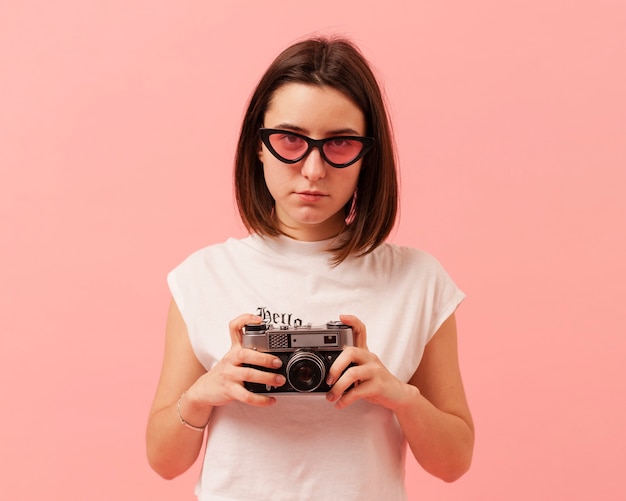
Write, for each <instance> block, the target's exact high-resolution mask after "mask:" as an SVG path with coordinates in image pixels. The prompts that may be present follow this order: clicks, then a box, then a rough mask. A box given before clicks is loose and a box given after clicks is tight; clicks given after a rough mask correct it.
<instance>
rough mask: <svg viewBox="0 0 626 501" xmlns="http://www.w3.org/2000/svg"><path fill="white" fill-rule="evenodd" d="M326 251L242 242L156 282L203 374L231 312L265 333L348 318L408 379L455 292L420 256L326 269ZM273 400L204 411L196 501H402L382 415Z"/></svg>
mask: <svg viewBox="0 0 626 501" xmlns="http://www.w3.org/2000/svg"><path fill="white" fill-rule="evenodd" d="M327 245H328V242H300V241H295V240H292V239H289V238H287V237H278V238H263V237H260V236H257V235H251V236H249V237H247V238H244V239H242V240H236V239H230V240H228V241H227V242H225V243H223V244H219V245H214V246H211V247H207V248H204V249H202V250H200V251H197V252H195V253H194V254H192V255H191V256H189V257H188V258H187V259H186V260H185V261H184V262H183V263H181V264H180V265H179V266H178V267H177V268H175V269H174V270H173V271H172V272H171V273H170V274H169V275H168V283H169V286H170V290H171V292H172V295H173V297H174V300H175V301H176V303H177V305H178V307H179V309H180V311H181V314H182V316H183V319H184V320H185V323H186V325H187V329H188V332H189V338H190V341H191V345H192V347H193V349H194V352H195V353H196V356H197V357H198V359H199V360H200V362H201V363H202V364H203V365H204V366H205V367H206V369H207V370H208V369H210V368H211V367H212V366H213V365H214V364H215V362H217V361H218V360H219V359H221V357H222V356H223V355H224V354H225V353H226V352H227V351H228V350H229V348H230V334H229V331H228V323H229V322H230V320H232V319H233V318H235V317H236V316H238V315H240V314H242V313H254V314H257V315H260V316H261V317H263V318H264V320H265V321H266V322H268V323H272V324H274V325H300V324H308V323H311V324H313V325H323V324H325V323H326V322H327V321H329V320H338V319H339V315H340V314H351V315H356V316H357V317H358V318H359V319H360V320H362V321H363V322H364V323H365V325H366V327H367V345H368V348H369V350H370V351H371V352H373V353H375V354H376V355H378V357H379V358H380V360H381V361H382V363H383V364H384V365H385V366H386V367H387V369H388V370H389V371H390V372H391V373H392V374H394V375H395V376H396V377H397V378H398V379H400V380H401V381H405V382H406V381H408V380H409V379H410V378H411V376H412V375H413V374H414V373H415V370H416V369H417V366H418V364H419V362H420V360H421V357H422V354H423V352H424V347H425V345H426V343H427V342H428V341H429V340H430V338H431V337H432V336H433V335H434V334H435V332H436V331H437V329H438V328H439V327H440V326H441V324H442V323H443V322H444V320H446V318H448V317H449V316H450V315H451V314H452V313H453V312H454V310H455V309H456V307H457V306H458V305H459V303H460V302H461V301H462V300H463V297H464V296H463V293H462V292H461V291H460V290H459V289H458V288H457V287H456V285H455V284H454V283H453V282H452V280H451V279H450V277H449V276H448V275H447V273H446V272H445V271H444V269H443V268H442V267H441V265H440V264H439V263H438V262H437V261H436V260H435V259H434V258H433V257H432V256H430V255H429V254H427V253H425V252H422V251H419V250H415V249H411V248H406V247H399V246H396V245H392V244H383V245H381V246H379V247H378V248H377V249H376V250H375V251H373V252H372V253H370V254H367V255H365V256H362V257H350V258H348V259H346V260H345V261H344V262H343V263H341V264H340V265H338V266H336V267H333V266H331V265H329V262H328V260H329V257H330V255H329V254H328V253H326V252H323V250H324V249H325V248H326V247H327ZM277 399H278V402H277V403H276V405H274V406H271V407H264V408H257V407H251V406H248V405H245V404H240V403H237V402H233V403H230V404H228V405H225V406H223V407H219V408H216V409H214V411H213V414H212V417H211V421H210V423H209V427H208V439H207V447H206V454H205V458H204V465H203V469H202V474H201V478H200V481H199V482H198V486H197V489H196V493H197V495H198V499H199V500H201V501H207V500H226V499H227V500H246V501H248V500H251V499H254V500H259V501H260V500H264V499H268V500H269V499H271V500H273V501H278V500H289V501H294V500H311V499H323V500H326V499H341V500H359V501H364V500H383V499H384V500H385V501H393V500H403V499H406V493H405V488H404V457H405V452H406V442H405V439H404V437H403V434H402V432H401V429H400V427H399V425H398V423H397V421H396V418H395V416H394V415H393V413H392V412H391V411H388V410H387V409H385V408H383V407H380V406H376V405H373V404H369V403H367V402H362V401H360V402H357V403H355V404H353V405H351V406H349V407H347V408H346V409H342V410H337V409H335V408H334V407H333V404H331V403H329V402H327V401H326V400H325V398H324V395H323V394H296V395H278V396H277Z"/></svg>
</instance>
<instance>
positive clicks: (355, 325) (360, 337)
mask: <svg viewBox="0 0 626 501" xmlns="http://www.w3.org/2000/svg"><path fill="white" fill-rule="evenodd" d="M339 320H341V321H342V322H343V323H344V324H346V325H349V326H350V327H351V328H352V335H353V340H354V346H357V347H359V348H363V349H366V350H367V333H366V329H365V324H364V323H363V322H361V321H360V320H359V319H358V318H357V317H355V316H354V315H339Z"/></svg>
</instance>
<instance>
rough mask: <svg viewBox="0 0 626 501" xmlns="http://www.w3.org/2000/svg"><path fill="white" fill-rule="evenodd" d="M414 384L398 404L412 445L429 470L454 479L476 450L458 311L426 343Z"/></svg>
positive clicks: (401, 422) (406, 433) (418, 459)
mask: <svg viewBox="0 0 626 501" xmlns="http://www.w3.org/2000/svg"><path fill="white" fill-rule="evenodd" d="M409 385H410V386H411V387H409V388H408V390H409V391H408V392H407V393H408V397H409V398H407V399H406V400H405V401H404V402H403V403H402V404H401V405H400V406H399V407H398V408H397V409H396V416H397V417H398V421H399V422H400V426H402V430H403V431H404V434H405V436H406V438H407V441H408V443H409V447H410V448H411V451H412V452H413V455H414V456H415V458H416V459H417V461H418V462H419V463H420V464H421V465H422V467H423V468H424V469H425V470H426V471H428V472H430V473H432V474H433V475H436V476H438V477H440V478H442V479H443V480H445V481H449V482H450V481H454V480H456V479H458V478H459V477H460V476H461V475H463V474H464V473H465V472H466V471H467V470H468V469H469V467H470V464H471V462H472V453H473V449H474V424H473V421H472V416H471V413H470V410H469V406H468V404H467V399H466V397H465V390H464V388H463V382H462V379H461V372H460V369H459V364H458V355H457V332H456V321H455V318H454V315H452V316H451V317H450V318H448V319H447V320H446V321H445V322H444V323H443V325H442V326H441V327H440V328H439V330H438V331H437V333H436V334H435V336H434V337H433V338H432V339H431V341H430V342H429V343H428V344H427V345H426V349H425V351H424V356H423V358H422V361H421V363H420V365H419V367H418V369H417V371H416V372H415V375H414V376H413V378H411V381H410V382H409ZM418 388H419V390H418Z"/></svg>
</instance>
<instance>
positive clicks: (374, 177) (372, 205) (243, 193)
mask: <svg viewBox="0 0 626 501" xmlns="http://www.w3.org/2000/svg"><path fill="white" fill-rule="evenodd" d="M287 83H302V84H307V85H318V86H328V87H332V88H334V89H337V90H339V91H340V92H343V93H344V94H345V95H346V96H348V97H349V98H350V99H352V101H354V103H355V104H356V105H357V106H358V107H359V108H360V109H361V111H362V112H363V114H364V115H365V123H366V127H367V135H368V136H370V137H373V138H374V139H375V143H374V146H373V148H372V149H371V150H370V151H369V152H368V153H367V154H366V155H365V157H363V160H362V162H363V163H362V165H361V171H360V174H359V180H358V184H357V189H356V192H355V195H354V197H353V199H352V200H351V201H350V202H348V204H346V206H345V207H344V211H345V216H346V223H347V225H346V228H345V230H344V231H343V232H342V234H341V237H342V238H338V239H337V240H336V242H338V243H337V244H336V245H335V246H334V247H332V248H330V249H328V250H329V251H330V252H331V253H332V259H331V262H332V263H334V264H339V263H341V262H342V261H343V260H344V259H346V258H347V257H348V256H350V255H352V254H354V255H364V254H367V253H369V252H371V251H373V250H374V249H375V248H376V247H378V246H379V245H380V244H381V243H382V242H384V240H385V239H386V238H387V236H388V235H389V233H390V232H391V230H392V229H393V226H394V224H395V221H396V213H397V210H398V178H397V173H396V156H395V146H394V140H393V134H392V131H391V124H390V121H389V117H388V116H387V112H386V109H385V104H384V100H383V96H382V92H381V90H380V87H379V85H378V82H377V81H376V78H375V76H374V74H373V72H372V70H371V68H370V66H369V64H368V63H367V61H366V59H365V58H364V56H363V55H362V54H361V52H360V51H359V49H358V48H357V47H356V46H355V45H354V44H352V43H351V42H350V41H349V40H346V39H343V38H336V37H335V38H311V39H308V40H304V41H301V42H297V43H295V44H294V45H292V46H290V47H289V48H287V49H285V50H284V51H283V52H282V53H281V54H280V55H279V56H278V57H277V58H276V59H275V60H274V62H273V63H272V64H271V65H270V67H269V68H268V69H267V71H266V72H265V74H264V75H263V77H262V78H261V80H260V81H259V83H258V85H257V87H256V89H255V91H254V93H253V94H252V97H251V98H250V103H249V105H248V108H247V111H246V114H245V116H244V119H243V123H242V126H241V132H240V135H239V142H238V145H237V153H236V157H235V172H234V176H235V180H234V184H235V196H236V200H237V205H238V208H239V213H240V215H241V219H242V221H243V223H244V225H245V226H246V228H247V229H248V231H251V232H256V233H258V234H260V235H266V236H277V235H279V234H281V231H280V230H279V229H278V227H277V224H276V220H275V218H274V200H273V198H272V196H271V195H270V192H269V190H268V189H267V186H266V184H265V177H264V174H263V166H262V164H261V161H260V160H259V157H258V152H259V148H260V138H259V134H258V130H259V128H261V127H263V125H264V124H263V121H264V118H265V112H266V110H267V108H268V106H269V103H270V101H271V99H272V97H273V95H274V93H275V92H276V90H277V89H278V88H279V87H281V86H282V85H284V84H287Z"/></svg>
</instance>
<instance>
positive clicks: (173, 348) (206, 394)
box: [146, 300, 284, 478]
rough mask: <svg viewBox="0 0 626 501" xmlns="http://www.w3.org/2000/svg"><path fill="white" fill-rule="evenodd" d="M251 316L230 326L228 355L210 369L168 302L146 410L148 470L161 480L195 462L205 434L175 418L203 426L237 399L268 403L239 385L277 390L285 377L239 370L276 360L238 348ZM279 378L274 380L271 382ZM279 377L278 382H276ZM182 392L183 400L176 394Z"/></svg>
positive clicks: (272, 364)
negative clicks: (161, 354)
mask: <svg viewBox="0 0 626 501" xmlns="http://www.w3.org/2000/svg"><path fill="white" fill-rule="evenodd" d="M258 321H259V319H258V318H257V317H254V316H253V315H241V316H239V317H237V318H236V319H234V320H233V321H231V322H230V325H229V330H230V336H231V343H232V346H231V349H230V351H229V352H228V353H227V354H226V355H225V356H224V357H223V358H222V359H221V360H220V361H219V362H218V363H217V364H216V365H215V366H214V367H213V368H212V369H211V370H210V371H208V372H207V371H206V369H205V368H204V367H203V366H202V364H201V363H200V362H199V360H198V359H197V357H196V355H195V353H194V352H193V349H192V347H191V343H190V341H189V336H188V333H187V326H186V325H185V322H184V320H183V318H182V316H181V314H180V311H179V310H178V307H177V306H176V303H175V302H174V301H173V300H172V302H171V304H170V309H169V313H168V318H167V327H166V334H165V354H164V357H163V366H162V368H161V377H160V379H159V383H158V386H157V390H156V394H155V397H154V401H153V404H152V408H151V410H150V415H149V419H148V427H147V431H146V450H147V455H148V461H149V463H150V466H152V468H153V469H154V470H155V471H156V472H157V473H159V474H160V475H161V476H163V477H164V478H174V477H176V476H178V475H180V474H181V473H183V472H184V471H186V470H187V469H188V468H189V467H190V466H191V465H192V464H193V463H194V462H195V461H196V459H197V458H198V454H199V453H200V450H201V448H202V439H203V436H204V433H202V432H199V431H197V430H194V429H191V428H188V427H186V426H184V425H183V424H182V423H181V421H180V418H179V416H178V409H177V404H178V401H179V399H180V414H181V416H182V417H183V419H184V420H185V421H186V422H187V423H189V424H191V425H193V426H196V427H203V426H204V425H205V424H206V423H207V422H208V421H209V419H210V417H211V413H212V411H213V409H214V407H216V406H220V405H225V404H227V403H228V402H230V401H232V400H239V401H241V402H245V403H247V404H250V405H256V406H266V405H272V404H273V403H274V402H275V399H273V398H270V397H267V396H265V395H258V394H254V393H251V392H249V391H247V390H246V389H245V388H244V386H243V381H252V382H258V383H264V384H273V385H277V386H280V385H282V384H284V378H283V377H282V376H277V375H276V374H272V373H269V372H265V371H259V370H255V369H251V368H246V367H242V366H241V365H242V364H243V363H248V364H253V365H258V366H266V367H276V366H277V365H276V363H277V361H278V366H280V363H281V362H280V359H278V358H277V357H273V356H271V355H269V354H264V353H257V352H255V351H252V350H247V349H244V348H242V347H241V329H242V328H243V326H244V325H245V324H246V323H253V322H258ZM276 378H279V379H276ZM280 378H282V379H280ZM183 392H185V395H184V397H182V398H181V395H182V394H183Z"/></svg>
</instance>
